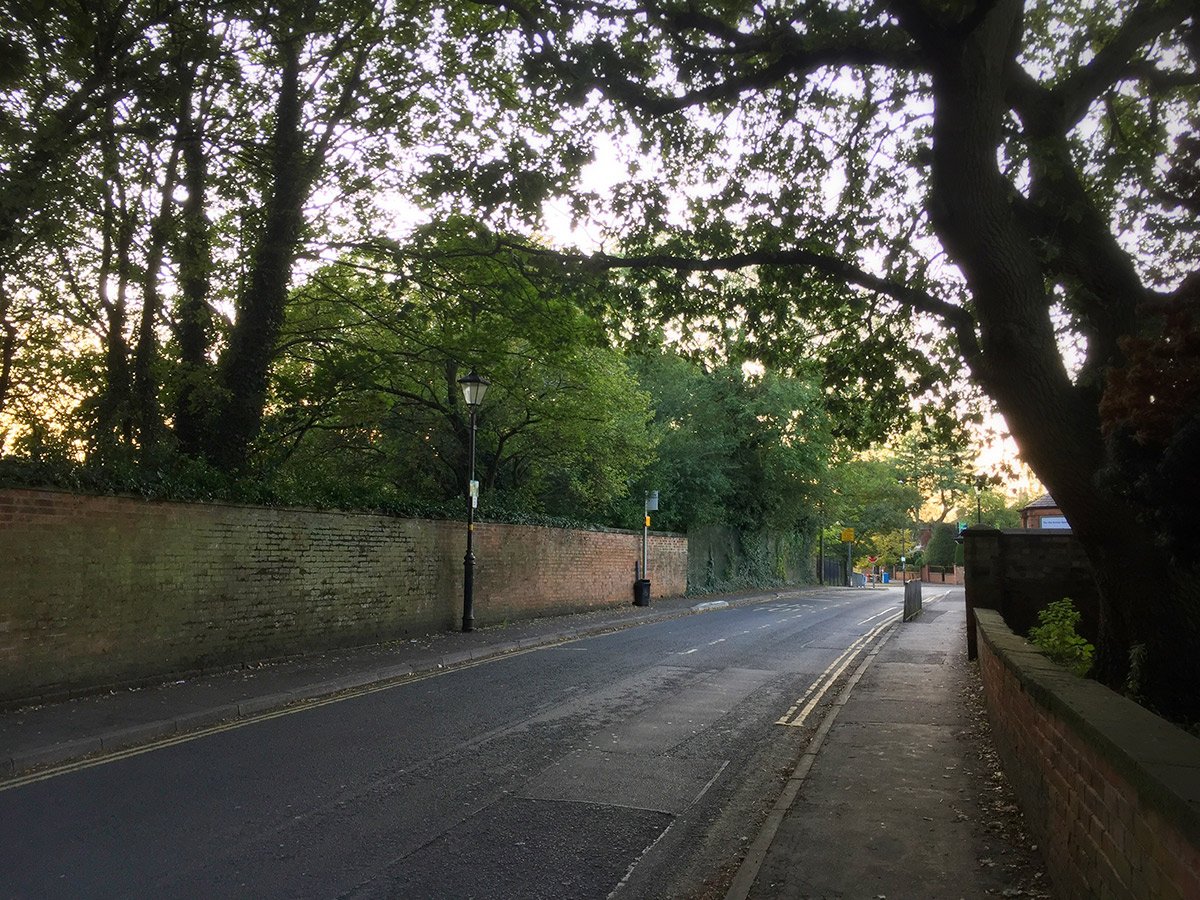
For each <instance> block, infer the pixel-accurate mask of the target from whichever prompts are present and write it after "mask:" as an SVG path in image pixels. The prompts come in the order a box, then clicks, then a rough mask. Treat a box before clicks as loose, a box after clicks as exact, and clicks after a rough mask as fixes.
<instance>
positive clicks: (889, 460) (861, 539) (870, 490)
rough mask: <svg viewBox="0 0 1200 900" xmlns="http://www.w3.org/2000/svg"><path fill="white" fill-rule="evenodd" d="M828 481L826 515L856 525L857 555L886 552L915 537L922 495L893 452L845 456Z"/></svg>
mask: <svg viewBox="0 0 1200 900" xmlns="http://www.w3.org/2000/svg"><path fill="white" fill-rule="evenodd" d="M826 485H827V493H826V498H825V517H826V521H827V522H831V523H837V524H839V525H840V526H841V527H849V528H853V529H854V531H855V535H854V543H855V553H856V554H857V555H860V556H882V555H884V554H885V553H887V551H888V548H889V547H893V548H896V549H898V548H899V547H900V546H902V545H903V544H906V543H908V542H909V540H910V539H911V537H912V533H913V531H912V529H913V526H914V523H915V522H916V516H917V512H918V511H919V510H920V508H921V505H922V501H923V498H922V496H921V493H920V490H919V489H918V487H917V485H916V484H915V483H912V482H910V481H908V480H906V479H905V477H904V473H903V470H902V469H901V468H900V467H899V465H898V463H897V460H896V459H895V458H894V457H890V456H885V457H883V458H861V457H859V458H853V459H849V460H845V461H843V462H841V463H840V464H839V465H837V466H835V467H833V468H832V469H831V471H830V472H829V474H828V476H827V479H826ZM837 530H838V531H840V528H839V529H837ZM905 535H907V537H906V536H905ZM833 537H834V539H835V540H839V539H840V538H839V537H838V535H837V534H834V536H833ZM898 555H899V553H897V556H898Z"/></svg>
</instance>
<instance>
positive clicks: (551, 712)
mask: <svg viewBox="0 0 1200 900" xmlns="http://www.w3.org/2000/svg"><path fill="white" fill-rule="evenodd" d="M901 605H902V592H901V590H900V589H898V588H895V587H891V588H877V589H874V590H860V591H853V592H851V591H841V592H826V593H816V594H813V593H796V594H789V593H782V594H780V595H778V597H777V598H776V599H775V600H774V601H770V602H764V603H758V604H754V605H747V606H741V607H737V608H733V609H727V610H719V611H714V612H709V613H706V614H704V615H694V616H686V617H683V618H678V619H672V620H668V621H663V622H659V623H656V624H650V625H644V626H641V627H637V628H630V629H627V630H624V631H620V632H617V633H614V634H609V635H604V636H601V637H594V638H588V639H585V640H579V641H575V642H572V643H566V644H562V645H559V646H556V647H551V648H545V649H540V650H536V651H531V652H527V653H522V654H516V655H510V656H505V657H501V658H498V659H495V660H492V661H489V662H484V663H479V664H476V665H472V666H468V667H465V668H459V669H454V670H450V671H447V672H445V673H443V674H438V675H435V676H430V677H424V678H420V679H414V680H412V681H408V682H405V683H402V684H399V685H396V686H393V687H389V688H387V689H384V690H379V691H376V692H373V693H368V694H365V695H361V696H356V697H351V698H349V699H344V700H340V701H338V702H331V703H326V704H324V705H319V706H315V707H312V708H305V709H302V710H300V711H298V712H294V713H290V714H286V715H275V716H273V717H269V718H265V719H263V720H259V721H255V722H253V723H250V724H243V725H240V726H236V727H230V728H229V729H228V730H224V731H220V732H217V733H213V734H207V735H205V736H202V737H199V738H196V739H194V740H189V741H185V742H182V743H177V744H174V745H171V746H165V747H161V748H158V749H153V750H150V751H148V752H145V753H140V754H137V755H133V756H130V757H128V758H124V759H119V760H115V761H112V762H108V763H105V764H102V765H98V766H93V767H90V768H83V769H80V770H77V771H70V772H66V773H64V774H61V775H57V776H55V777H53V778H49V779H46V780H43V781H38V782H34V783H31V784H25V785H21V786H19V787H13V788H11V789H8V790H2V791H0V895H2V896H4V897H38V898H41V897H88V898H99V897H131V896H132V897H254V898H266V897H356V898H357V897H404V898H420V897H437V898H471V897H479V898H485V897H486V898H502V897H521V898H539V897H545V898H566V897H572V898H575V897H578V898H584V897H597V898H604V897H609V896H613V895H615V896H618V897H667V896H686V897H703V896H722V895H723V890H724V886H725V885H726V884H727V883H728V880H729V878H730V877H731V876H732V873H733V871H734V870H735V869H736V867H737V865H738V863H739V862H740V860H741V857H742V854H743V853H744V851H745V848H746V846H747V845H748V844H749V842H750V841H751V840H752V839H753V838H754V836H755V834H756V833H757V830H758V827H759V825H760V824H761V822H762V819H763V816H764V815H765V812H766V810H767V809H769V807H770V805H771V803H772V802H773V801H774V800H775V798H776V797H777V796H778V794H779V791H780V788H781V785H782V783H783V779H784V778H785V777H786V776H787V774H788V773H789V772H790V771H791V768H792V766H793V765H794V764H795V761H796V759H797V757H798V755H799V754H800V752H801V751H802V750H803V745H804V743H805V742H806V741H807V737H808V735H809V733H810V732H811V730H812V729H813V728H815V726H816V724H817V723H818V722H819V719H820V715H821V709H822V704H824V703H827V702H828V701H829V700H831V699H833V697H834V696H835V695H836V690H834V689H833V688H832V686H831V685H832V680H833V677H834V676H837V675H838V674H839V673H842V674H845V673H847V672H849V671H852V670H853V664H854V662H855V660H856V659H859V658H861V657H860V655H861V653H863V652H866V651H867V650H868V649H869V646H870V642H871V641H872V640H875V639H877V636H878V633H879V632H880V630H881V626H885V625H886V624H887V623H890V622H892V621H894V620H895V618H896V617H897V616H898V614H899V610H900V607H901Z"/></svg>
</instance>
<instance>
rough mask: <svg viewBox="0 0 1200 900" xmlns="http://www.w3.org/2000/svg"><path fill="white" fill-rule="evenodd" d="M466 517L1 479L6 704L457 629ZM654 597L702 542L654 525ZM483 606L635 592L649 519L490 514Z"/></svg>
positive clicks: (480, 576)
mask: <svg viewBox="0 0 1200 900" xmlns="http://www.w3.org/2000/svg"><path fill="white" fill-rule="evenodd" d="M464 549H465V525H464V524H463V523H461V522H434V521H422V520H404V519H393V518H388V517H383V516H374V515H363V514H352V513H338V512H328V511H316V510H306V509H269V508H261V507H249V506H236V505H226V504H184V503H160V502H144V501H141V500H137V499H131V498H123V497H86V496H78V495H73V494H68V493H62V492H57V491H39V490H0V701H12V700H14V699H20V698H29V697H36V696H48V695H62V694H66V693H71V692H79V691H85V690H87V689H89V688H95V687H96V686H101V685H116V684H131V683H137V682H144V681H147V680H151V679H154V678H156V677H162V676H170V675H177V674H182V673H187V672H194V671H198V670H204V669H209V668H217V667H222V666H228V665H233V664H238V663H243V662H251V661H257V660H262V659H269V658H273V657H279V656H285V655H292V654H296V653H303V652H310V651H316V650H322V649H329V648H333V647H340V646H355V645H362V644H370V643H377V642H380V641H385V640H392V639H396V638H401V637H404V636H405V635H408V634H413V633H425V632H428V631H438V630H442V629H446V628H450V627H453V626H454V625H455V624H456V622H457V621H458V620H459V617H460V616H461V604H462V575H463V562H462V560H463V551H464ZM649 552H650V577H651V581H652V586H653V594H654V596H656V597H663V596H668V595H672V594H681V593H683V592H684V591H685V590H686V588H687V541H686V539H685V538H683V537H680V536H677V535H663V534H655V535H652V536H651V540H650V548H649ZM475 555H476V570H475V572H476V575H475V620H476V624H477V625H480V626H483V625H487V624H489V623H495V622H499V621H502V620H506V619H517V618H522V617H532V616H538V615H543V614H549V613H558V612H568V611H574V610H581V609H592V608H597V607H601V606H610V605H621V604H626V603H629V602H631V601H632V596H633V595H632V590H633V587H632V586H633V581H634V564H635V562H636V561H638V560H640V558H641V534H640V533H635V532H618V531H568V530H563V529H553V528H539V527H532V526H510V525H494V524H486V523H480V524H479V525H478V526H477V531H476V541H475Z"/></svg>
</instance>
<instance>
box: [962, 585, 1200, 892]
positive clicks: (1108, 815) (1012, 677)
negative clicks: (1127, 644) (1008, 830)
mask: <svg viewBox="0 0 1200 900" xmlns="http://www.w3.org/2000/svg"><path fill="white" fill-rule="evenodd" d="M975 618H976V622H977V627H976V630H977V632H978V646H979V662H980V668H981V672H982V676H983V685H984V691H985V694H986V696H987V706H988V717H989V718H990V720H991V723H992V730H993V733H994V735H995V740H996V747H997V750H998V752H999V753H1000V756H1001V758H1002V760H1003V762H1004V768H1005V772H1006V773H1007V774H1008V777H1009V779H1010V781H1012V783H1013V786H1014V788H1015V790H1016V793H1017V796H1018V798H1019V799H1020V802H1021V806H1022V808H1023V810H1024V812H1025V816H1026V819H1027V821H1028V823H1029V826H1030V829H1031V830H1032V831H1033V832H1034V837H1035V839H1036V841H1037V843H1038V844H1039V846H1040V847H1041V850H1042V854H1043V857H1044V858H1045V860H1046V864H1047V868H1048V869H1049V875H1050V877H1051V880H1052V881H1053V883H1054V888H1055V897H1061V898H1064V900H1075V898H1079V900H1085V898H1087V900H1091V898H1098V897H1100V898H1107V897H1113V898H1139V900H1141V898H1145V900H1165V898H1172V900H1184V898H1196V897H1200V740H1198V739H1197V738H1194V737H1192V736H1191V735H1189V734H1187V733H1186V732H1184V731H1182V730H1180V729H1178V728H1175V727H1173V726H1172V725H1170V724H1169V723H1167V722H1166V721H1164V720H1162V719H1160V718H1158V717H1157V716H1154V715H1152V714H1151V713H1149V712H1147V711H1146V710H1145V709H1143V708H1142V707H1140V706H1138V705H1137V704H1135V703H1133V702H1131V701H1129V700H1127V699H1125V698H1124V697H1121V696H1119V695H1118V694H1115V693H1113V692H1112V691H1110V690H1108V689H1107V688H1105V687H1103V686H1101V685H1100V684H1097V683H1096V682H1094V681H1088V680H1086V679H1082V678H1076V677H1075V676H1073V675H1071V674H1070V673H1069V672H1067V671H1066V670H1065V669H1062V668H1061V667H1059V666H1056V665H1055V664H1053V663H1051V662H1050V661H1049V660H1048V659H1047V658H1046V657H1045V656H1044V655H1043V654H1041V653H1039V652H1038V651H1037V650H1035V649H1034V648H1033V647H1032V645H1030V644H1029V643H1028V642H1027V641H1025V640H1024V639H1023V638H1020V637H1018V636H1016V635H1014V634H1013V632H1012V631H1010V630H1009V629H1008V628H1007V627H1006V626H1005V624H1004V622H1003V620H1002V619H1001V618H1000V615H999V614H998V613H997V612H994V611H991V610H983V609H979V610H976V611H975Z"/></svg>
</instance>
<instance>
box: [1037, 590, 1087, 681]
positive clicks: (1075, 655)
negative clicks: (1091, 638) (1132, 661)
mask: <svg viewBox="0 0 1200 900" xmlns="http://www.w3.org/2000/svg"><path fill="white" fill-rule="evenodd" d="M1079 619H1080V613H1079V611H1078V610H1077V609H1076V608H1075V604H1074V603H1072V602H1071V599H1070V598H1069V597H1064V598H1063V599H1062V600H1055V601H1054V602H1053V603H1051V604H1050V605H1049V606H1047V607H1046V608H1045V609H1043V610H1042V611H1041V612H1039V613H1038V622H1039V623H1040V624H1039V625H1037V626H1035V627H1033V628H1031V629H1030V630H1029V639H1030V640H1031V641H1032V642H1033V643H1034V645H1035V646H1036V647H1037V648H1038V649H1039V650H1041V651H1042V652H1044V653H1045V654H1046V655H1047V656H1049V657H1050V659H1052V660H1053V661H1054V662H1056V663H1058V664H1059V665H1060V666H1064V667H1066V668H1068V669H1070V670H1071V671H1072V672H1074V673H1075V674H1076V675H1078V676H1080V677H1081V678H1082V677H1084V676H1085V675H1087V673H1088V671H1089V670H1090V669H1091V668H1092V657H1093V656H1094V655H1095V652H1096V648H1095V647H1093V646H1092V645H1091V644H1089V643H1088V642H1087V641H1086V640H1084V639H1083V637H1081V636H1080V634H1079V632H1078V631H1077V630H1076V628H1077V627H1078V625H1079Z"/></svg>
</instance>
